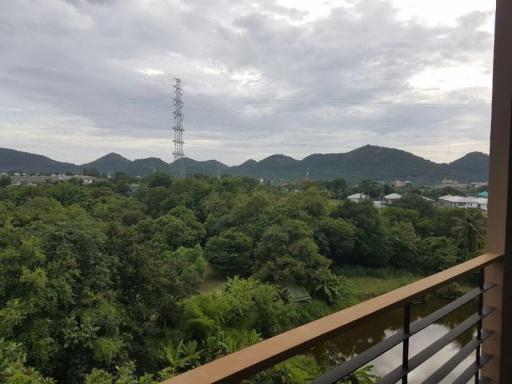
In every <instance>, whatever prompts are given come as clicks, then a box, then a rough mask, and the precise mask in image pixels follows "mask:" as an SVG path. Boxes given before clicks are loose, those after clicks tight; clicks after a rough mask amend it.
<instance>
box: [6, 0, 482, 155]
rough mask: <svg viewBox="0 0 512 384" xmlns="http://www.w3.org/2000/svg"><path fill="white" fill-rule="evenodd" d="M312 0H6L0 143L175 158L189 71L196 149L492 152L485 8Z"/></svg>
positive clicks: (49, 151) (188, 115)
mask: <svg viewBox="0 0 512 384" xmlns="http://www.w3.org/2000/svg"><path fill="white" fill-rule="evenodd" d="M454 2H455V3H458V0H454ZM314 3H316V2H301V1H296V2H291V1H290V2H288V1H284V0H260V1H258V2H253V1H246V0H240V1H236V2H235V1H229V0H194V1H185V0H171V1H164V0H161V1H160V0H155V1H149V0H144V1H142V0H126V1H120V0H109V1H107V0H105V1H101V0H96V1H92V0H90V1H85V0H69V1H66V2H65V1H58V0H19V1H11V2H6V4H3V5H2V12H1V13H0V50H1V52H2V56H1V58H0V81H1V84H2V87H1V88H0V146H4V147H12V148H17V149H21V150H29V151H34V152H39V153H43V154H46V155H50V156H52V157H55V158H57V159H59V160H67V161H73V162H83V161H89V160H92V159H93V158H95V157H97V156H99V155H102V154H104V153H106V152H111V151H118V152H120V153H122V154H123V155H125V156H127V157H131V158H136V157H145V156H157V157H161V158H163V159H166V160H170V158H171V152H172V148H171V144H172V143H171V136H172V131H171V128H172V110H173V106H172V84H173V78H174V77H180V78H181V79H182V82H183V86H184V89H185V95H184V100H185V129H186V132H185V139H186V146H185V152H186V153H187V155H189V156H190V157H193V158H196V159H202V160H204V159H209V158H216V159H218V160H221V161H224V162H226V163H229V164H234V163H239V162H241V161H243V160H245V159H247V158H248V157H253V158H257V159H258V158H262V157H264V156H266V155H269V154H272V153H286V154H289V155H292V156H295V157H298V158H300V157H303V156H305V155H308V154H310V153H315V152H342V151H346V150H350V149H352V148H354V147H357V146H360V145H364V144H368V143H370V144H379V145H386V146H393V147H398V148H403V149H406V150H410V151H413V152H415V153H417V154H420V155H423V156H425V157H427V158H430V159H433V160H437V161H448V160H452V159H454V158H456V157H458V156H460V155H462V154H464V153H466V152H468V151H471V150H481V151H486V150H487V145H488V136H489V100H490V88H491V63H492V33H490V32H489V30H490V26H492V22H490V20H492V9H488V8H487V9H486V8H482V7H480V5H479V3H478V2H476V3H475V1H473V2H471V1H470V2H465V7H464V6H461V7H460V8H459V9H455V8H454V9H453V15H452V17H451V18H449V19H446V18H444V19H443V20H442V22H441V23H436V22H435V20H436V19H435V11H436V9H435V7H436V2H435V1H434V2H432V6H431V7H430V8H421V9H420V10H419V11H418V10H417V9H416V8H414V7H412V6H411V5H410V4H406V3H407V1H406V0H395V1H391V0H382V1H381V0H366V1H362V0H361V1H338V2H334V1H333V2H325V3H322V5H320V6H314V5H312V4H314ZM462 3H463V2H460V4H462ZM469 3H471V4H469ZM468 4H469V5H468ZM482 4H483V2H482ZM427 11H432V13H429V12H427ZM438 11H439V12H442V9H441V8H439V9H438Z"/></svg>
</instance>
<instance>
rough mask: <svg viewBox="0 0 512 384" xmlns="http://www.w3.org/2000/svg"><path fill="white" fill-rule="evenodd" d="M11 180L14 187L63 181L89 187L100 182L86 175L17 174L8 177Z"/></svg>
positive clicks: (96, 178)
mask: <svg viewBox="0 0 512 384" xmlns="http://www.w3.org/2000/svg"><path fill="white" fill-rule="evenodd" d="M2 175H6V176H9V177H10V178H11V185H12V186H22V185H23V186H30V185H38V184H44V183H58V182H61V181H70V180H80V181H81V182H82V183H83V184H84V185H89V184H92V183H94V182H95V181H98V180H99V178H98V177H94V176H85V175H62V174H59V175H57V174H53V175H28V174H26V173H15V174H13V175H7V174H2Z"/></svg>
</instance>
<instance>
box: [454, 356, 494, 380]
mask: <svg viewBox="0 0 512 384" xmlns="http://www.w3.org/2000/svg"><path fill="white" fill-rule="evenodd" d="M491 359H492V356H491V355H488V354H483V355H482V356H481V357H480V364H477V363H476V362H475V363H473V364H471V365H470V366H469V367H467V368H466V370H465V371H464V372H462V374H461V375H460V376H459V377H457V378H456V379H455V380H454V381H453V384H467V382H468V381H469V380H471V378H472V377H473V376H474V375H475V373H477V372H478V370H480V369H481V368H482V367H483V366H484V365H485V364H487V363H488V362H489V361H490V360H491Z"/></svg>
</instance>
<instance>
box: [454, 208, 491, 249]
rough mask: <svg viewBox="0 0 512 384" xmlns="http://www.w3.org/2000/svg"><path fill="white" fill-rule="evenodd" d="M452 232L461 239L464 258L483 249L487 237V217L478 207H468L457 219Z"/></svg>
mask: <svg viewBox="0 0 512 384" xmlns="http://www.w3.org/2000/svg"><path fill="white" fill-rule="evenodd" d="M452 232H453V234H454V235H455V237H456V238H457V239H458V241H459V246H460V249H461V254H462V259H467V258H468V257H471V256H474V255H475V254H476V253H478V252H479V251H481V249H482V248H483V246H484V238H485V217H484V215H483V214H482V212H481V211H479V210H478V209H466V210H465V212H464V214H463V215H462V216H461V217H458V218H457V219H456V223H455V225H454V226H453V228H452Z"/></svg>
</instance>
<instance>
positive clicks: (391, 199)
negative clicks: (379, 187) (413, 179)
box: [384, 193, 402, 205]
mask: <svg viewBox="0 0 512 384" xmlns="http://www.w3.org/2000/svg"><path fill="white" fill-rule="evenodd" d="M401 198H402V195H399V194H398V193H390V194H389V195H386V196H384V204H385V205H391V204H393V203H394V202H395V201H398V200H400V199H401Z"/></svg>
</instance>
